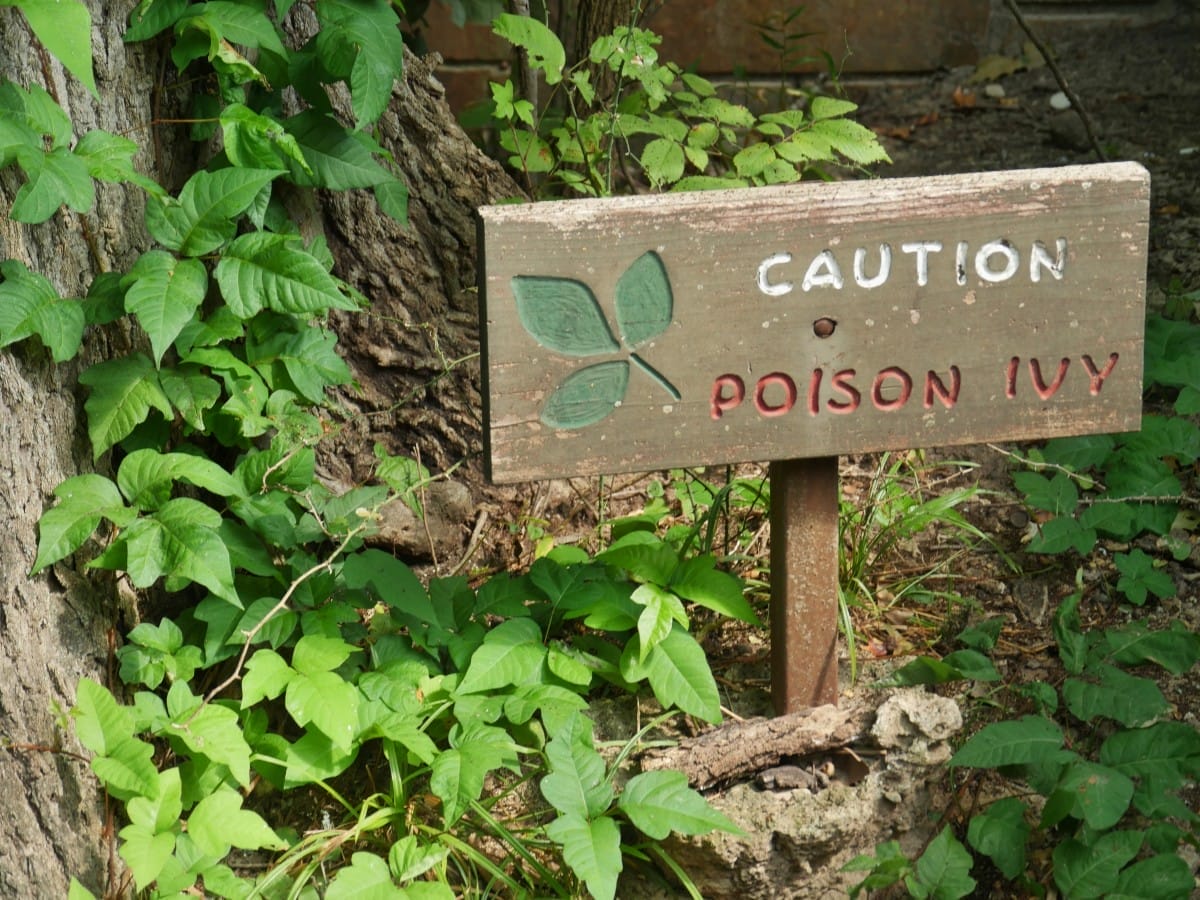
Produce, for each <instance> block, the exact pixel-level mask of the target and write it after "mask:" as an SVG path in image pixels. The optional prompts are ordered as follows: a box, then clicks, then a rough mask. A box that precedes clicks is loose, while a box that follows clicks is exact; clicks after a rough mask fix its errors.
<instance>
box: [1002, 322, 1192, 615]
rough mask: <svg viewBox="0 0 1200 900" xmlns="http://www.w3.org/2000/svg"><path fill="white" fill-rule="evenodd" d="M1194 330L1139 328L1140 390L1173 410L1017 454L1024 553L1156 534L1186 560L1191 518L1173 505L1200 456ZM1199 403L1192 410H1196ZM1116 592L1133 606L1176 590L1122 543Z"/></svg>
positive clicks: (1083, 550)
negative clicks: (1119, 430)
mask: <svg viewBox="0 0 1200 900" xmlns="http://www.w3.org/2000/svg"><path fill="white" fill-rule="evenodd" d="M1198 349H1200V329H1198V328H1196V326H1195V325H1193V324H1190V323H1187V322H1180V321H1173V320H1169V319H1165V318H1162V317H1161V316H1152V317H1151V318H1150V319H1149V320H1148V321H1147V324H1146V342H1145V353H1146V367H1145V379H1146V386H1147V390H1150V391H1155V392H1165V394H1166V396H1167V397H1168V398H1169V397H1174V402H1173V407H1174V411H1175V413H1176V414H1175V415H1167V414H1163V413H1146V414H1145V415H1143V417H1142V423H1141V430H1140V431H1136V432H1130V433H1127V434H1121V435H1089V436H1086V437H1077V438H1059V439H1056V440H1052V441H1049V442H1047V443H1046V444H1045V445H1044V446H1043V447H1039V448H1035V449H1033V450H1030V451H1029V452H1028V454H1027V455H1026V456H1024V457H1021V460H1022V462H1023V463H1024V464H1025V466H1026V467H1027V469H1028V470H1027V471H1018V472H1015V473H1014V474H1013V482H1014V484H1015V485H1016V487H1017V490H1018V491H1019V492H1020V493H1021V495H1022V496H1023V497H1024V499H1025V503H1026V505H1027V506H1028V507H1029V508H1030V509H1032V510H1034V511H1035V513H1036V514H1037V518H1038V519H1039V520H1041V521H1039V523H1038V525H1037V527H1036V531H1034V532H1033V533H1032V535H1031V539H1030V541H1029V543H1028V545H1027V549H1028V550H1029V551H1030V552H1033V553H1044V554H1060V553H1065V552H1068V551H1074V552H1075V553H1078V554H1081V555H1086V554H1089V553H1091V552H1092V550H1093V549H1094V548H1095V547H1096V546H1097V545H1098V543H1099V542H1100V541H1101V539H1108V540H1112V541H1117V542H1129V541H1132V540H1134V539H1135V538H1137V537H1139V536H1140V535H1143V534H1147V533H1148V534H1151V535H1155V536H1158V537H1159V538H1160V539H1161V540H1162V542H1163V543H1164V544H1165V546H1166V549H1167V551H1168V553H1169V554H1170V555H1171V556H1174V557H1175V558H1176V559H1184V558H1186V557H1187V555H1188V554H1189V553H1190V552H1191V542H1190V541H1189V540H1187V538H1186V536H1187V535H1189V534H1191V533H1192V532H1194V531H1195V528H1196V524H1197V519H1196V517H1195V515H1194V513H1193V511H1191V510H1190V509H1188V508H1187V507H1186V506H1185V505H1183V504H1182V503H1181V501H1183V500H1184V498H1185V496H1186V495H1187V494H1188V493H1189V491H1190V488H1191V486H1192V482H1191V480H1190V479H1189V476H1188V472H1189V470H1190V467H1191V466H1192V465H1193V463H1195V461H1196V460H1197V459H1198V458H1200V427H1197V426H1196V424H1195V423H1194V422H1192V421H1190V420H1189V419H1188V418H1187V417H1186V416H1187V414H1188V413H1189V412H1190V411H1194V410H1193V409H1192V407H1193V405H1194V404H1193V398H1194V397H1196V396H1200V393H1198V392H1200V369H1198V368H1197V366H1196V363H1195V355H1194V354H1195V353H1196V352H1197V350H1198ZM1198 408H1200V407H1198ZM1113 564H1114V566H1115V567H1116V570H1117V573H1118V577H1117V579H1116V585H1115V586H1116V589H1117V590H1118V591H1119V592H1120V593H1121V594H1122V595H1124V597H1125V598H1126V599H1127V600H1128V601H1129V602H1131V603H1133V604H1135V605H1137V606H1141V605H1143V604H1145V603H1146V602H1147V600H1148V599H1149V598H1150V597H1151V596H1153V597H1158V598H1162V599H1165V598H1168V597H1173V596H1175V591H1176V588H1175V584H1174V582H1173V581H1172V579H1171V578H1170V576H1169V575H1167V573H1166V572H1165V571H1164V564H1165V560H1163V559H1161V558H1155V557H1151V556H1150V555H1148V554H1147V553H1145V552H1144V551H1143V550H1141V549H1138V548H1136V547H1135V548H1130V549H1127V550H1121V551H1119V552H1117V553H1115V554H1114V555H1113Z"/></svg>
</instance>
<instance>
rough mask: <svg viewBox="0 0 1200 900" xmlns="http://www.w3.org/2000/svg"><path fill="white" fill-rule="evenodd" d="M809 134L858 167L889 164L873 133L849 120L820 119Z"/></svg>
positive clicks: (889, 160)
mask: <svg viewBox="0 0 1200 900" xmlns="http://www.w3.org/2000/svg"><path fill="white" fill-rule="evenodd" d="M809 133H810V134H813V135H817V136H819V137H820V138H821V139H822V140H824V141H828V142H829V145H830V146H831V147H833V149H834V150H836V151H837V152H838V153H840V154H841V155H842V156H844V157H846V158H847V159H848V160H850V161H851V162H853V163H857V164H858V165H860V166H870V165H874V164H875V163H881V162H891V159H890V158H889V157H888V155H887V151H886V150H884V149H883V145H882V144H880V143H879V138H878V137H877V136H876V134H875V132H873V131H872V130H871V129H870V128H867V127H865V126H863V125H860V124H858V123H857V122H852V121H850V120H849V119H821V120H819V121H816V122H814V123H813V125H812V129H811V130H810V132H809Z"/></svg>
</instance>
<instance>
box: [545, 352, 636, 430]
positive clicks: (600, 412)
mask: <svg viewBox="0 0 1200 900" xmlns="http://www.w3.org/2000/svg"><path fill="white" fill-rule="evenodd" d="M628 384H629V363H628V362H626V361H625V360H623V359H618V360H610V361H609V362H602V363H596V364H595V365H591V366H585V367H584V368H582V369H579V370H577V371H575V372H572V373H571V374H570V375H568V376H567V377H566V378H564V379H563V380H562V383H560V384H559V386H558V387H557V388H555V389H554V393H553V394H551V395H550V399H548V400H547V401H546V405H545V406H543V407H542V421H543V422H544V423H545V424H547V425H549V426H550V427H551V428H583V427H585V426H587V425H594V424H595V423H597V422H599V421H600V420H601V419H603V418H604V417H605V416H607V415H608V414H609V413H611V412H612V411H613V409H614V408H615V407H616V405H617V404H618V403H620V402H621V401H622V400H623V399H625V388H626V386H627V385H628Z"/></svg>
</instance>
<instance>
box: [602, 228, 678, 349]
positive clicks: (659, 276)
mask: <svg viewBox="0 0 1200 900" xmlns="http://www.w3.org/2000/svg"><path fill="white" fill-rule="evenodd" d="M616 297H617V301H616V302H617V324H618V326H619V328H620V329H621V337H622V339H623V340H624V341H625V344H626V345H627V346H629V347H636V346H638V345H639V344H642V343H644V342H646V341H649V340H652V339H653V338H656V337H658V336H659V335H660V334H662V333H663V332H664V331H666V330H667V328H668V327H669V326H670V324H671V317H672V310H673V308H674V297H673V295H672V293H671V281H670V279H669V278H668V277H667V270H666V267H665V266H664V265H663V261H662V257H661V256H659V255H658V254H657V253H655V252H654V251H653V250H648V251H647V252H645V253H643V254H642V255H641V256H639V257H638V258H637V259H636V260H634V261H633V262H632V263H631V264H630V266H629V268H628V269H626V270H625V271H624V272H623V273H622V274H621V277H620V278H619V279H618V280H617V289H616Z"/></svg>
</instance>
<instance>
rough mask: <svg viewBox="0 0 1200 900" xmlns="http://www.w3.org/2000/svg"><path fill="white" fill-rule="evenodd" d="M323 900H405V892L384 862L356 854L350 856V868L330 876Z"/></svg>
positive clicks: (372, 855) (406, 897)
mask: <svg viewBox="0 0 1200 900" xmlns="http://www.w3.org/2000/svg"><path fill="white" fill-rule="evenodd" d="M325 900H408V893H407V892H406V891H404V890H403V889H402V888H399V887H397V886H396V884H395V882H393V881H392V873H391V870H390V869H388V864H387V863H386V862H384V861H383V860H382V859H380V858H379V857H378V856H376V855H375V854H374V853H364V852H362V851H359V852H357V853H355V854H353V855H352V856H351V857H350V865H348V866H344V867H342V868H340V869H338V870H337V872H336V873H335V874H334V876H333V880H332V881H331V882H330V883H329V888H328V890H326V891H325Z"/></svg>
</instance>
